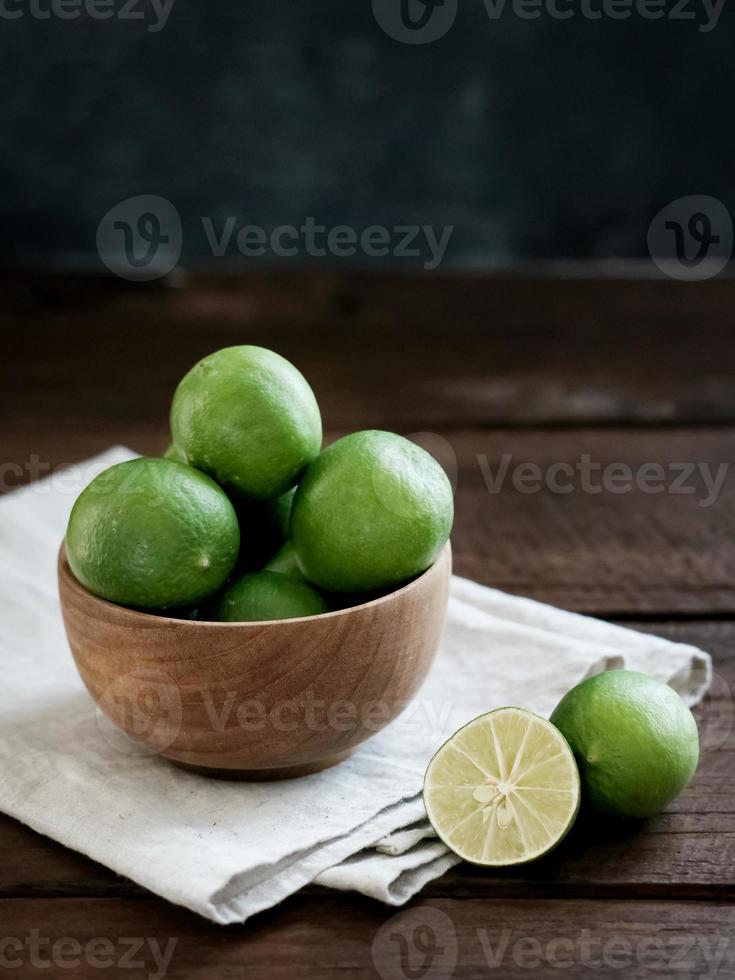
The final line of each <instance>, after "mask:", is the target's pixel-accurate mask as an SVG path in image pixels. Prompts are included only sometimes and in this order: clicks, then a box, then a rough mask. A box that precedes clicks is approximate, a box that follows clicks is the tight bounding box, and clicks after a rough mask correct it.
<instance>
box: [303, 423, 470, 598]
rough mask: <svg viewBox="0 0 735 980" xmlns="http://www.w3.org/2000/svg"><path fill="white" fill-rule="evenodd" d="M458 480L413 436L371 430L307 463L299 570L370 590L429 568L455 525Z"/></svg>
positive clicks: (340, 588) (344, 587) (327, 582)
mask: <svg viewBox="0 0 735 980" xmlns="http://www.w3.org/2000/svg"><path fill="white" fill-rule="evenodd" d="M453 516H454V502H453V497H452V487H451V484H450V482H449V480H448V479H447V477H446V474H445V473H444V470H443V469H442V468H441V466H439V464H438V463H437V462H436V460H435V459H434V458H433V457H432V456H430V455H429V454H428V453H427V452H426V451H425V450H423V449H421V448H420V447H419V446H416V445H415V444H414V443H412V442H410V441H409V440H408V439H404V438H403V437H402V436H398V435H395V434H394V433H392V432H380V431H376V430H368V431H365V432H355V433H353V434H352V435H349V436H345V437H344V438H342V439H339V440H337V442H335V443H333V444H332V445H331V446H329V448H328V449H326V450H325V451H324V452H323V453H321V455H320V456H319V457H318V458H317V459H316V460H315V461H314V462H313V463H312V464H311V466H309V468H308V470H307V471H306V473H305V474H304V477H303V479H302V481H301V483H300V484H299V487H298V489H297V491H296V496H295V498H294V503H293V509H292V512H291V540H292V541H293V545H294V548H295V549H296V554H297V555H298V560H299V565H300V567H301V571H302V572H303V573H304V575H305V576H306V577H307V578H308V579H309V581H311V582H314V583H315V584H316V585H318V586H319V587H320V588H322V589H326V590H327V591H331V592H367V591H370V590H372V589H380V588H385V587H387V586H391V585H395V584H398V583H399V582H403V581H405V580H406V579H409V578H411V577H412V576H413V575H417V574H418V573H419V572H423V571H424V570H425V569H427V568H428V567H429V566H430V565H431V564H432V563H433V562H434V560H435V559H436V557H437V555H438V554H439V552H440V551H441V549H442V548H443V547H444V544H445V542H446V540H447V538H448V537H449V532H450V530H451V528H452V519H453Z"/></svg>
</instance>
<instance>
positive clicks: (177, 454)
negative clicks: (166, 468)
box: [163, 442, 186, 463]
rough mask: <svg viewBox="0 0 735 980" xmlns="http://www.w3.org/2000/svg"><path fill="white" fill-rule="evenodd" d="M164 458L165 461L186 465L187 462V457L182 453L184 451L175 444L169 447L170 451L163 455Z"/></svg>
mask: <svg viewBox="0 0 735 980" xmlns="http://www.w3.org/2000/svg"><path fill="white" fill-rule="evenodd" d="M163 458H164V459H175V460H177V461H178V462H179V463H185V462H186V456H185V455H184V454H183V453H182V451H181V450H180V449H179V447H178V446H177V445H176V443H175V442H172V443H171V445H170V446H169V447H168V449H167V450H166V452H165V453H164V454H163Z"/></svg>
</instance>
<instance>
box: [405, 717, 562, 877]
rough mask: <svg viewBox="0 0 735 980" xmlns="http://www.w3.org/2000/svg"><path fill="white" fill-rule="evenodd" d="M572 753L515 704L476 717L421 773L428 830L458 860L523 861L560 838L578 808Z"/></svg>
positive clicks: (552, 729)
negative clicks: (432, 831) (513, 706)
mask: <svg viewBox="0 0 735 980" xmlns="http://www.w3.org/2000/svg"><path fill="white" fill-rule="evenodd" d="M579 800H580V785H579V772H578V770H577V764H576V762H575V761H574V756H573V755H572V750H571V749H570V748H569V746H568V745H567V743H566V741H565V740H564V737H563V736H562V735H561V733H560V732H559V730H558V729H557V728H555V727H554V726H553V725H551V724H549V722H548V721H546V720H545V719H544V718H540V717H539V716H538V715H534V714H531V712H530V711H525V710H524V709H523V708H498V709H497V710H496V711H490V712H489V713H488V714H485V715H480V717H479V718H475V719H474V721H471V722H470V723H469V724H467V725H465V726H464V728H460V730H459V731H458V732H455V734H454V735H453V736H452V737H451V738H450V739H449V740H448V741H447V742H445V743H444V745H442V747H441V748H440V749H439V751H438V752H437V753H436V755H435V756H434V758H433V759H432V760H431V762H430V763H429V766H428V768H427V770H426V775H425V777H424V803H425V805H426V812H427V815H428V817H429V820H430V821H431V824H432V826H433V827H434V830H435V831H436V832H437V834H438V836H439V837H440V838H441V840H443V841H444V843H445V844H446V845H447V847H449V848H451V850H453V851H454V852H455V854H458V855H459V856H460V857H461V858H464V860H465V861H471V862H472V863H473V864H482V865H486V866H489V867H504V866H507V865H511V864H523V863H524V862H526V861H532V860H534V859H535V858H538V857H541V855H543V854H546V853H548V852H549V851H550V850H551V849H552V848H554V847H556V845H557V844H558V843H559V842H560V841H561V840H562V839H563V838H564V837H565V836H566V834H567V832H568V831H569V829H570V827H571V826H572V824H573V823H574V820H575V818H576V816H577V811H578V809H579Z"/></svg>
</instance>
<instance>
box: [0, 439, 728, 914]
mask: <svg viewBox="0 0 735 980" xmlns="http://www.w3.org/2000/svg"><path fill="white" fill-rule="evenodd" d="M132 455H133V454H132V453H130V452H129V451H128V450H124V449H120V448H117V449H112V450H110V451H108V452H106V453H104V454H103V455H101V456H98V457H96V458H95V459H93V460H89V461H87V462H86V463H83V464H80V465H78V466H74V467H71V468H69V469H68V470H65V471H63V473H57V474H56V475H55V476H52V477H50V478H48V479H46V480H43V481H40V482H39V483H36V484H33V485H31V486H29V487H26V488H24V489H22V490H18V491H16V492H14V493H12V494H9V495H8V496H6V497H4V498H2V499H0V559H1V560H0V655H1V656H2V663H3V676H4V691H3V699H2V705H3V706H2V709H0V809H2V810H3V811H5V812H6V813H9V814H11V815H12V816H14V817H16V818H18V819H19V820H22V821H23V822H24V823H26V824H28V825H30V826H31V827H33V828H34V829H35V830H37V831H40V832H41V833H43V834H47V835H48V836H49V837H53V838H55V839H56V840H58V841H61V842H62V843H63V844H65V845H67V846H68V847H72V848H74V849H76V850H78V851H81V852H83V853H85V854H88V855H89V856H90V857H92V858H94V859H95V860H97V861H100V862H102V863H103V864H106V865H108V866H109V867H110V868H113V869H114V870H115V871H117V872H119V873H120V874H123V875H127V876H128V877H129V878H132V879H133V880H134V881H136V882H138V883H140V884H141V885H143V886H145V887H146V888H148V889H150V890H151V891H153V892H156V893H157V894H159V895H162V896H163V897H164V898H166V899H168V900H169V901H171V902H175V903H177V904H180V905H184V906H187V907H188V908H190V909H193V910H194V911H195V912H198V913H200V914H201V915H203V916H206V917H207V918H209V919H212V920H213V921H215V922H220V923H230V922H243V921H245V920H246V919H247V918H248V917H249V916H250V915H253V914H254V913H255V912H258V911H260V910H261V909H265V908H268V907H269V906H272V905H275V904H276V903H277V902H279V901H281V900H282V899H283V898H285V897H286V896H287V895H290V894H292V893H293V892H295V891H297V890H298V889H299V888H301V887H303V886H304V885H306V884H308V883H310V882H314V881H316V882H318V883H320V884H325V885H328V886H331V887H334V888H339V889H355V890H357V891H361V892H363V893H364V894H366V895H371V896H373V897H374V898H377V899H380V900H381V901H384V902H388V903H392V904H401V903H402V902H405V901H407V900H408V899H409V898H410V897H411V896H412V895H413V894H415V892H416V891H417V890H418V889H420V888H421V887H422V886H423V885H424V884H425V883H426V882H427V881H429V880H431V879H432V878H434V877H436V876H438V875H440V874H442V873H443V872H444V871H445V870H446V869H447V868H448V867H450V866H451V865H452V864H453V863H455V858H454V857H453V856H452V855H450V854H449V853H448V852H447V850H446V848H445V847H444V846H443V845H442V844H441V843H440V842H439V841H437V840H436V838H433V836H432V835H431V834H430V831H429V829H428V826H427V825H426V823H425V813H424V809H423V804H422V801H421V795H420V791H421V783H422V777H423V772H424V769H425V767H426V764H427V763H428V761H429V759H430V757H431V755H432V754H433V752H434V751H435V750H436V748H437V747H438V746H439V745H440V744H441V742H442V741H443V740H444V739H445V738H447V737H448V736H449V735H450V734H451V733H452V732H453V731H454V730H455V729H456V728H458V727H459V726H460V725H462V724H464V723H465V722H466V721H468V720H469V719H471V718H473V717H474V716H476V715H478V714H480V713H481V712H483V711H487V710H489V709H491V708H494V707H498V706H500V705H504V704H517V705H521V706H523V707H527V708H529V709H531V710H534V711H537V712H539V713H541V714H547V713H548V712H550V711H551V710H552V709H553V707H554V705H555V704H556V703H557V701H558V700H559V698H560V697H561V696H562V695H563V694H564V692H565V691H566V690H568V689H569V688H570V687H572V686H573V685H574V684H576V683H577V682H578V681H580V680H582V678H584V677H587V676H588V675H590V674H593V673H595V672H597V671H600V670H607V669H610V668H613V667H622V666H626V667H630V668H634V669H636V670H642V671H645V672H647V673H650V674H653V675H654V676H656V677H659V678H661V679H662V680H665V681H668V682H670V683H671V684H672V685H673V686H674V687H676V689H677V690H678V691H680V693H681V694H682V696H683V697H684V698H685V700H686V701H687V702H688V703H689V704H693V703H695V702H696V701H697V700H698V699H699V698H700V697H701V696H702V695H703V694H704V692H705V691H706V689H707V687H708V684H709V680H710V674H711V663H710V658H709V656H708V655H707V654H706V653H703V652H702V651H700V650H697V649H696V648H694V647H689V646H684V645H682V644H674V643H670V642H668V641H667V640H663V639H659V638H657V637H654V636H649V635H644V634H641V633H636V632H633V631H631V630H627V629H622V628H620V627H616V626H611V625H609V624H606V623H603V622H599V621H597V620H594V619H588V618H585V617H582V616H578V615H574V614H572V613H568V612H562V611H560V610H558V609H553V608H551V607H549V606H545V605H541V604H539V603H536V602H532V601H530V600H528V599H521V598H517V597H514V596H509V595H505V594H503V593H501V592H498V591H495V590H493V589H487V588H485V587H483V586H481V585H477V584H476V583H473V582H469V581H467V580H465V579H461V578H456V577H455V578H454V579H453V581H452V588H451V598H450V603H449V611H448V619H447V625H446V630H445V633H444V637H443V640H442V643H441V647H440V651H439V654H438V657H437V661H436V663H435V665H434V667H433V668H432V671H431V673H430V675H429V678H428V680H427V681H426V683H425V685H424V687H423V688H422V690H421V691H420V693H419V695H418V697H417V698H416V700H415V701H414V702H413V703H412V704H411V705H410V706H409V707H408V708H407V709H406V711H405V712H404V713H403V715H401V716H400V717H399V718H398V719H397V720H396V721H395V722H394V723H393V724H392V725H391V726H389V727H388V728H387V729H386V730H384V731H383V732H381V733H380V734H378V735H376V736H375V737H374V738H373V739H371V740H370V741H369V742H367V743H365V744H364V745H363V746H361V747H360V748H359V749H358V750H357V751H356V752H355V753H354V755H353V756H352V757H351V758H350V759H348V760H347V761H345V762H343V763H342V764H341V765H339V766H336V767H334V768H332V769H329V770H326V771H325V772H322V773H317V774H315V775H312V776H307V777H304V778H301V779H294V780H288V781H283V782H277V783H238V782H223V781H219V780H211V779H207V778H205V777H202V776H196V775H191V774H189V773H186V772H184V771H182V770H180V769H177V768H175V767H174V766H172V765H169V764H168V763H167V762H165V761H164V760H162V759H159V758H156V757H153V756H150V755H145V754H142V753H141V752H140V750H137V749H135V747H133V746H132V744H130V743H128V742H127V741H126V740H125V739H124V738H123V737H120V738H113V737H111V735H110V729H109V724H107V725H106V724H104V723H103V722H102V721H101V720H100V718H99V717H98V715H97V712H96V710H95V708H94V705H93V704H92V701H91V699H90V697H89V695H88V694H87V693H86V691H85V689H84V687H83V685H82V682H81V680H80V679H79V677H78V675H77V673H76V669H75V667H74V663H73V661H72V658H71V654H70V652H69V649H68V646H67V642H66V637H65V635H64V629H63V625H62V621H61V615H60V611H59V603H58V596H57V587H56V554H57V550H58V547H59V543H60V541H61V539H62V537H63V534H64V531H65V527H66V521H67V518H68V514H69V511H70V509H71V506H72V504H73V502H74V500H75V498H76V495H77V494H78V492H79V491H80V490H81V489H82V487H83V486H85V485H86V484H87V483H88V482H89V480H90V479H92V477H93V476H94V475H95V474H96V473H98V472H100V471H101V470H102V469H104V468H106V467H107V466H110V465H112V463H115V462H119V461H121V460H123V459H127V458H130V457H131V456H132Z"/></svg>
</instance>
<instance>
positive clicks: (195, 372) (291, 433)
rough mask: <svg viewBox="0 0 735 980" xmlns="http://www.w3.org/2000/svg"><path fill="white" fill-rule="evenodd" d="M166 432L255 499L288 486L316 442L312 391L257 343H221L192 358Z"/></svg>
mask: <svg viewBox="0 0 735 980" xmlns="http://www.w3.org/2000/svg"><path fill="white" fill-rule="evenodd" d="M171 432H172V435H173V439H174V443H175V445H176V446H178V447H179V449H180V451H181V452H183V453H184V454H185V456H186V459H187V462H188V463H189V464H190V465H191V466H196V468H197V469H200V470H202V471H203V472H205V473H208V474H209V475H210V476H211V477H213V478H214V479H215V480H216V481H217V482H218V483H220V484H222V486H223V487H225V488H226V489H227V490H228V491H230V492H232V493H234V494H239V495H240V496H244V497H252V498H255V499H257V500H267V499H269V498H271V497H278V496H280V495H281V494H283V493H285V492H286V491H287V490H289V489H290V488H291V487H292V486H293V485H294V484H295V483H296V481H297V480H298V477H299V474H300V473H301V471H302V470H303V469H304V467H305V466H307V465H308V464H309V463H310V462H311V461H312V460H313V459H314V458H315V457H316V456H317V455H318V453H319V450H320V449H321V444H322V422H321V416H320V414H319V406H318V405H317V403H316V399H315V397H314V393H313V392H312V390H311V388H310V387H309V385H308V384H307V383H306V380H305V379H304V377H303V375H302V374H301V373H300V372H299V371H297V370H296V368H295V367H294V366H293V364H291V363H290V362H289V361H287V360H286V359H285V358H283V357H281V356H280V355H279V354H276V353H274V352H273V351H270V350H266V349H265V348H264V347H251V346H242V347H225V348H223V349H222V350H219V351H216V352H215V353H214V354H210V355H209V356H208V357H205V358H203V360H201V361H199V363H198V364H195V365H194V367H193V368H192V369H191V371H189V373H188V374H187V375H186V376H185V377H184V378H183V379H182V380H181V382H180V383H179V386H178V387H177V389H176V392H175V394H174V399H173V403H172V405H171Z"/></svg>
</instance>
